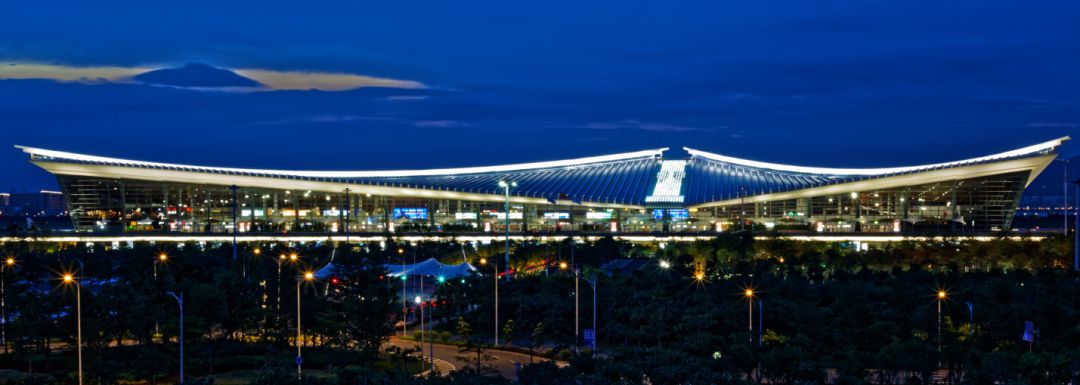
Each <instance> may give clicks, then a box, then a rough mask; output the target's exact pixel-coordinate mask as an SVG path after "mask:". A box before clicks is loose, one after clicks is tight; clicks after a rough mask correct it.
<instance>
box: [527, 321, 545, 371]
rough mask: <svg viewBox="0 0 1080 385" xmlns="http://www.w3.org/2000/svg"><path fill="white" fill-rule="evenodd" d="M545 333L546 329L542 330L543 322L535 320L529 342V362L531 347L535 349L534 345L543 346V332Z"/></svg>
mask: <svg viewBox="0 0 1080 385" xmlns="http://www.w3.org/2000/svg"><path fill="white" fill-rule="evenodd" d="M546 333H547V331H546V330H544V323H543V322H537V323H536V327H534V328H533V331H532V340H531V341H530V343H529V363H530V364H531V363H532V362H533V349H535V348H536V347H543V346H544V334H546Z"/></svg>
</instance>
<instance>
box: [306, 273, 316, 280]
mask: <svg viewBox="0 0 1080 385" xmlns="http://www.w3.org/2000/svg"><path fill="white" fill-rule="evenodd" d="M304 279H305V280H308V281H310V280H313V279H315V273H312V272H310V271H309V272H307V273H304Z"/></svg>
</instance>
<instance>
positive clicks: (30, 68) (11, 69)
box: [0, 62, 428, 91]
mask: <svg viewBox="0 0 1080 385" xmlns="http://www.w3.org/2000/svg"><path fill="white" fill-rule="evenodd" d="M162 68H167V67H166V66H132V67H120V66H71V65H66V64H58V63H50V64H46V63H28V62H11V63H7V65H5V66H3V67H0V79H2V80H7V79H46V80H55V81H60V82H81V83H100V82H112V83H139V82H137V81H135V80H134V79H133V78H134V77H135V76H136V75H139V74H141V73H145V72H148V71H153V70H156V69H162ZM228 70H231V71H232V72H235V73H237V74H239V75H240V76H244V77H247V78H251V79H253V80H255V81H257V82H259V83H262V84H263V85H265V86H266V87H265V88H251V89H247V91H275V90H320V91H345V90H352V89H357V88H365V87H381V88H400V89H425V88H428V87H427V86H426V85H425V84H424V83H422V82H419V81H415V80H402V79H392V78H384V77H376V76H367V75H360V74H350V73H340V72H317V71H276V70H270V69H244V68H241V69H228ZM199 89H201V90H208V89H212V88H205V87H203V88H199Z"/></svg>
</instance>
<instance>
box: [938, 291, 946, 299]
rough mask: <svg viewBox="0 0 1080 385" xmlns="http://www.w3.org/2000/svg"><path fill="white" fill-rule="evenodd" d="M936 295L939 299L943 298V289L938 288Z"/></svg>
mask: <svg viewBox="0 0 1080 385" xmlns="http://www.w3.org/2000/svg"><path fill="white" fill-rule="evenodd" d="M937 297H938V298H939V299H945V290H938V292H937Z"/></svg>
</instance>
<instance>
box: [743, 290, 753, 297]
mask: <svg viewBox="0 0 1080 385" xmlns="http://www.w3.org/2000/svg"><path fill="white" fill-rule="evenodd" d="M745 293H746V296H747V297H753V296H754V289H746V292H745Z"/></svg>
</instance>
